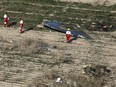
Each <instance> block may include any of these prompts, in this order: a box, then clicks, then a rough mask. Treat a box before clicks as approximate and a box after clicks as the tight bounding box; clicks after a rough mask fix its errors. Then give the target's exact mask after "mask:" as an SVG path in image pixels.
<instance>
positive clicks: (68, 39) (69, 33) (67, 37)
mask: <svg viewBox="0 0 116 87" xmlns="http://www.w3.org/2000/svg"><path fill="white" fill-rule="evenodd" d="M70 37H71V31H70V28H68V30H67V31H66V42H67V43H69V42H70Z"/></svg>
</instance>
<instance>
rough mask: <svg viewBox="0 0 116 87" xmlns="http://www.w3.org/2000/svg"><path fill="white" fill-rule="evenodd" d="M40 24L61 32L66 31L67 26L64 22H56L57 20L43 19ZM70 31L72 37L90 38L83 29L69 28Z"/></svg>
mask: <svg viewBox="0 0 116 87" xmlns="http://www.w3.org/2000/svg"><path fill="white" fill-rule="evenodd" d="M42 25H43V26H44V27H47V28H49V29H51V30H55V31H57V32H61V33H66V31H67V26H66V25H65V24H63V23H60V22H57V21H51V20H43V22H42ZM69 27H70V26H69ZM70 31H71V34H72V36H73V37H79V38H85V39H92V38H91V37H90V36H89V35H88V34H86V33H85V32H84V31H82V30H79V29H77V28H76V29H71V30H70Z"/></svg>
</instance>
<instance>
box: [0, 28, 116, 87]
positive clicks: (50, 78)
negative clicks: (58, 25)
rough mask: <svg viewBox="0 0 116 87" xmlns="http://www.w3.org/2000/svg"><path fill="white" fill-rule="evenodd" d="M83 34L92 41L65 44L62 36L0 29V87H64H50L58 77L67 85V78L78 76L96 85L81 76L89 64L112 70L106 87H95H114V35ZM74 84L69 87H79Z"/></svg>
mask: <svg viewBox="0 0 116 87" xmlns="http://www.w3.org/2000/svg"><path fill="white" fill-rule="evenodd" d="M86 33H87V34H89V35H90V36H91V37H92V38H93V39H92V40H86V39H81V38H78V39H77V40H73V41H72V42H71V43H66V41H65V35H64V34H62V33H58V32H54V31H52V32H49V31H45V30H44V28H43V30H42V31H35V30H30V31H25V32H24V33H23V34H20V33H19V28H17V27H16V28H9V27H8V28H4V27H2V26H1V28H0V87H65V86H54V85H53V84H55V81H56V79H57V77H58V76H60V77H62V78H63V80H64V81H65V82H67V83H69V84H72V82H71V81H73V80H72V79H69V78H72V77H73V79H75V76H77V79H78V80H79V79H80V78H78V76H81V77H82V76H83V77H84V78H86V79H87V81H88V82H90V81H92V82H96V80H95V78H94V79H93V78H92V77H89V79H88V76H86V75H85V74H84V73H83V67H84V66H85V65H89V64H100V65H105V66H108V68H110V69H111V73H110V75H108V76H106V77H105V84H104V85H102V84H101V83H100V82H96V83H95V84H97V86H96V87H115V86H116V63H115V61H116V45H115V44H116V32H98V31H94V32H88V31H86ZM99 79H101V78H99ZM97 81H98V80H97ZM76 82H78V81H76ZM76 82H73V86H71V85H70V86H68V87H78V84H79V83H76ZM35 84H36V85H35ZM37 84H39V85H38V86H37ZM46 85H48V86H46ZM86 86H87V85H86ZM66 87H67V86H66ZM82 87H85V86H84V85H83V86H82ZM88 87H93V86H88Z"/></svg>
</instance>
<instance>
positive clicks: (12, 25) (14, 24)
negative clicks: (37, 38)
mask: <svg viewBox="0 0 116 87" xmlns="http://www.w3.org/2000/svg"><path fill="white" fill-rule="evenodd" d="M16 25H17V22H16V21H13V22H11V23H10V24H9V25H8V27H15V26H16Z"/></svg>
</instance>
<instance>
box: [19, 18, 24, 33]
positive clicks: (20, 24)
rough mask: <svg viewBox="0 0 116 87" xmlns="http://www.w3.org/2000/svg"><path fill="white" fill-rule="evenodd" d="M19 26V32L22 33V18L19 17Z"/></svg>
mask: <svg viewBox="0 0 116 87" xmlns="http://www.w3.org/2000/svg"><path fill="white" fill-rule="evenodd" d="M19 27H20V33H23V32H24V31H23V30H22V28H23V20H22V18H20V21H19Z"/></svg>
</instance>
